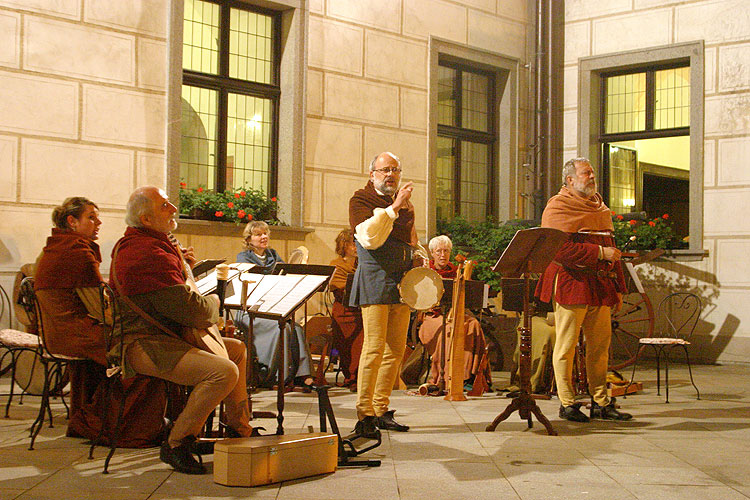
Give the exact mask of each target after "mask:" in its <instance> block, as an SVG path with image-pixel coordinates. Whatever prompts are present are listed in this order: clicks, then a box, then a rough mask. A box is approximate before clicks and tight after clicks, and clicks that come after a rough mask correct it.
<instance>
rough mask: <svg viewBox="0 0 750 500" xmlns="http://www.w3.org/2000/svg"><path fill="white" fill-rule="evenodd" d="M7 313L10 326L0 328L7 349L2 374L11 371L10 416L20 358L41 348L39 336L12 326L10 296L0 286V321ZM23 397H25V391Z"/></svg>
mask: <svg viewBox="0 0 750 500" xmlns="http://www.w3.org/2000/svg"><path fill="white" fill-rule="evenodd" d="M22 305H24V304H22ZM6 315H7V323H8V328H3V329H2V330H0V348H3V349H5V351H4V352H3V353H2V354H0V374H4V373H7V372H10V390H9V392H8V402H7V403H6V404H5V418H8V416H9V412H10V405H11V403H12V402H13V396H14V390H15V386H16V368H17V366H18V363H17V362H18V359H19V357H20V356H21V354H22V353H24V352H28V353H31V356H36V355H37V350H38V349H39V337H37V336H36V335H34V334H32V333H27V332H22V331H20V330H16V329H13V328H10V326H11V302H10V297H9V296H8V294H7V292H6V291H5V289H4V288H3V287H1V286H0V322H2V321H3V318H5V317H6ZM27 385H28V384H27ZM22 389H23V387H22ZM21 397H23V392H22V396H21Z"/></svg>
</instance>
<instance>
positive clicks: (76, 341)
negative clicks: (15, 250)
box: [34, 196, 166, 447]
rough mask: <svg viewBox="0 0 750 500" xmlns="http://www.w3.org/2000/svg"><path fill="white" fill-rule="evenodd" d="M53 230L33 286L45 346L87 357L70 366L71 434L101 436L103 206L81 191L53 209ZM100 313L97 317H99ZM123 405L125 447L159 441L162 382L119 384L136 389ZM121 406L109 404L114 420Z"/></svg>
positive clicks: (148, 380)
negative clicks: (101, 233)
mask: <svg viewBox="0 0 750 500" xmlns="http://www.w3.org/2000/svg"><path fill="white" fill-rule="evenodd" d="M52 221H53V222H54V224H55V227H54V228H52V235H51V236H50V237H49V238H47V244H46V246H45V247H44V249H43V250H42V255H41V256H40V257H39V261H38V263H37V267H36V272H35V276H34V289H35V291H36V295H37V298H38V300H39V305H40V309H41V314H42V325H43V327H44V335H45V343H46V345H47V348H48V349H49V350H50V352H52V353H53V354H62V355H65V356H74V357H79V358H87V359H89V360H91V361H90V362H86V363H72V364H70V366H69V370H70V374H71V389H70V403H71V404H70V406H71V408H70V421H69V423H68V432H67V435H68V436H74V437H85V438H88V439H95V438H96V437H97V436H98V435H99V430H100V428H101V418H102V414H103V411H104V410H105V405H107V403H108V402H107V400H106V397H105V396H106V395H105V392H106V391H105V390H104V388H105V384H103V383H102V382H104V381H105V380H106V366H107V360H106V342H105V327H104V325H103V324H102V323H101V321H100V320H101V315H102V311H101V303H100V299H99V283H101V282H102V281H103V280H102V277H101V274H100V273H99V264H100V263H101V260H102V258H101V253H100V252H99V245H98V244H97V243H96V240H97V239H98V237H99V227H100V226H101V223H102V222H101V220H100V219H99V208H98V207H97V206H96V204H95V203H94V202H92V201H91V200H89V199H87V198H83V197H80V196H77V197H72V198H67V199H66V200H65V201H64V202H63V203H62V205H60V206H58V207H56V208H55V209H54V211H53V212H52ZM97 318H98V319H97ZM131 384H134V385H135V386H134V387H132V388H131V389H130V394H129V396H128V399H127V400H126V402H125V412H124V414H123V428H122V431H121V434H120V436H121V437H120V442H119V443H118V445H119V446H123V447H146V446H153V445H157V444H159V442H160V436H161V432H162V427H163V425H164V418H163V417H164V408H165V405H166V395H165V391H164V386H163V383H162V382H161V381H159V380H156V379H151V378H145V377H138V378H135V379H130V380H128V381H126V382H125V383H123V384H118V386H116V387H115V391H114V394H115V398H119V396H118V393H119V394H121V393H122V392H121V391H122V390H125V389H126V388H128V387H130V386H131ZM116 409H117V406H116V405H111V406H109V407H107V408H106V410H107V411H109V412H110V415H109V417H108V418H109V419H110V420H109V421H110V422H115V421H116V418H117V414H116Z"/></svg>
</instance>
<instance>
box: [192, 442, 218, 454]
mask: <svg viewBox="0 0 750 500" xmlns="http://www.w3.org/2000/svg"><path fill="white" fill-rule="evenodd" d="M215 443H216V441H213V440H202V439H196V440H195V441H193V442H192V443H190V452H191V453H194V454H196V455H213V454H214V444H215Z"/></svg>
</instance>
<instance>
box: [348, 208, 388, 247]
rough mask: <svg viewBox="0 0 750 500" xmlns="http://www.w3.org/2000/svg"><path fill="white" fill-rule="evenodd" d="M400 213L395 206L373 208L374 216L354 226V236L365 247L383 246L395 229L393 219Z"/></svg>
mask: <svg viewBox="0 0 750 500" xmlns="http://www.w3.org/2000/svg"><path fill="white" fill-rule="evenodd" d="M397 217H398V214H397V213H396V212H394V211H393V208H391V207H388V208H385V209H383V208H376V209H375V210H373V213H372V217H370V218H369V219H366V220H364V221H362V222H360V223H359V224H358V225H357V227H355V228H354V237H355V238H357V241H358V242H359V244H360V245H362V247H363V248H366V249H367V250H375V249H378V248H380V247H381V246H383V243H385V240H387V239H388V235H389V234H391V231H392V230H393V221H394V220H396V218H397Z"/></svg>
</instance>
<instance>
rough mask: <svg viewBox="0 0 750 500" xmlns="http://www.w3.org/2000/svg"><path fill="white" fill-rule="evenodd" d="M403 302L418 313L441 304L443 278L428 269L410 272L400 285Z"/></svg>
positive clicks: (422, 268) (418, 268)
mask: <svg viewBox="0 0 750 500" xmlns="http://www.w3.org/2000/svg"><path fill="white" fill-rule="evenodd" d="M398 291H399V294H400V295H401V302H403V303H404V304H406V305H408V306H409V307H411V308H412V309H416V310H417V311H426V310H428V309H432V308H433V307H436V306H437V305H438V304H440V299H441V298H442V297H443V291H444V290H443V278H441V277H440V275H439V274H438V273H436V272H435V271H434V270H432V269H430V268H427V267H415V268H414V269H411V270H409V271H408V272H407V273H406V274H404V277H403V278H402V279H401V283H399V284H398Z"/></svg>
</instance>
